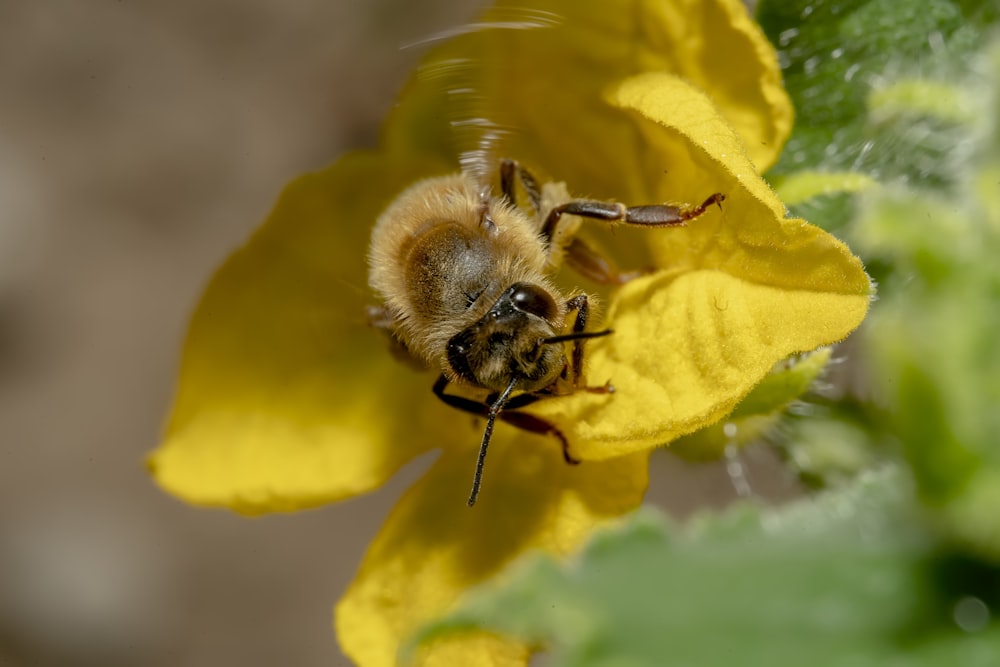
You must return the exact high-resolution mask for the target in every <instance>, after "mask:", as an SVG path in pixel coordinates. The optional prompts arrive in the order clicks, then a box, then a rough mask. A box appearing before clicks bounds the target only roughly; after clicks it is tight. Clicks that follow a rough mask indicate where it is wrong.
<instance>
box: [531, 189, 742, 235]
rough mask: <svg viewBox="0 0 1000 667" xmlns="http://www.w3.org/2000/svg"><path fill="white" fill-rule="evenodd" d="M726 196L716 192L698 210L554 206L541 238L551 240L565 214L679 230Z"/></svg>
mask: <svg viewBox="0 0 1000 667" xmlns="http://www.w3.org/2000/svg"><path fill="white" fill-rule="evenodd" d="M725 199H726V196H725V195H724V194H722V193H721V192H716V193H715V194H713V195H711V196H710V197H708V199H706V200H705V201H703V202H702V203H701V204H698V205H697V206H690V207H681V206H670V205H667V204H652V205H648V206H626V205H625V204H617V203H614V202H603V201H590V200H578V201H571V202H567V203H565V204H562V205H560V206H556V207H555V208H554V209H552V210H551V211H549V214H548V216H547V217H546V218H545V223H544V224H543V225H542V236H543V237H544V238H546V239H551V238H552V235H553V234H554V233H555V230H556V227H557V226H558V224H559V220H560V218H562V216H563V215H564V214H569V215H578V216H580V217H582V218H591V219H594V220H603V221H604V222H621V223H625V224H627V225H636V226H638V227H678V226H681V225H684V224H686V223H687V222H688V221H689V220H693V219H695V218H697V217H698V216H700V215H701V214H703V213H704V212H705V211H706V210H708V207H709V206H711V205H712V204H718V205H719V207H720V208H721V207H722V202H723V201H724V200H725Z"/></svg>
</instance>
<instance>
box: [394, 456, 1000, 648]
mask: <svg viewBox="0 0 1000 667" xmlns="http://www.w3.org/2000/svg"><path fill="white" fill-rule="evenodd" d="M908 507H909V505H908V494H907V492H906V485H905V484H904V483H903V482H902V475H899V474H893V473H891V472H885V471H884V472H882V473H879V474H870V475H868V476H866V477H865V478H864V479H863V481H862V482H861V483H859V484H857V485H854V486H852V487H850V488H848V489H845V490H843V491H841V492H838V493H835V494H833V493H831V494H827V495H824V496H820V497H819V498H818V499H816V500H811V501H804V502H801V503H798V504H794V505H791V506H789V507H786V508H784V509H782V510H779V511H767V510H761V509H758V508H751V507H746V506H744V507H739V508H736V509H734V510H732V511H730V512H727V513H726V514H724V515H721V516H717V517H708V518H705V519H703V520H701V521H696V522H695V523H694V524H693V525H691V526H689V527H687V528H686V529H681V528H678V527H677V526H675V525H673V524H670V523H668V522H667V521H666V520H664V519H663V518H662V516H661V515H659V514H658V513H656V512H653V511H652V510H646V511H644V512H641V513H639V514H638V515H637V516H636V517H634V518H633V519H632V521H631V522H629V523H628V524H626V525H625V526H623V527H621V528H619V529H618V530H614V531H610V532H607V533H605V534H601V535H598V536H597V537H595V538H594V539H593V541H592V542H591V543H590V545H589V546H588V547H587V548H586V549H585V551H584V552H583V553H582V554H581V555H580V556H579V558H578V559H577V561H576V562H575V563H571V564H569V565H567V566H561V565H557V564H556V563H554V562H553V561H551V560H549V559H544V558H539V559H534V560H530V561H527V562H522V563H521V565H520V567H518V568H516V569H515V570H514V571H512V572H510V573H509V574H508V576H507V577H506V578H504V579H502V580H501V581H500V582H498V583H497V584H494V585H493V586H492V587H489V588H485V589H481V590H479V591H478V592H475V593H474V594H473V595H471V596H469V597H468V598H467V599H466V601H465V603H464V604H463V605H461V606H460V607H459V608H458V609H457V610H456V611H454V612H453V613H452V614H451V615H450V616H448V617H446V618H444V619H442V620H440V621H438V622H436V623H434V624H431V625H430V626H428V627H426V628H424V629H423V630H422V631H421V632H420V633H418V635H417V636H416V638H415V639H414V641H413V642H412V643H411V644H410V645H409V649H408V650H409V652H410V655H412V651H414V650H415V647H416V646H417V645H418V644H420V643H425V642H432V641H433V640H434V639H436V638H438V637H442V636H444V635H447V634H449V633H453V632H462V631H465V630H468V629H470V628H485V629H489V630H491V631H494V632H498V633H501V634H505V635H514V636H517V637H520V638H522V639H525V640H528V641H531V642H534V643H536V644H542V643H544V644H548V645H550V646H551V647H552V656H551V658H552V660H551V662H550V663H549V664H552V665H554V666H556V667H559V666H562V667H570V666H571V667H597V666H602V667H604V666H611V665H614V666H625V665H627V666H629V667H641V666H645V665H649V666H654V665H655V666H658V667H659V666H662V665H699V666H711V665H727V666H728V665H733V664H739V665H798V664H803V665H804V664H808V665H821V666H822V665H851V666H852V667H853V666H857V667H866V666H869V665H870V666H872V667H874V666H876V665H879V666H881V665H890V664H891V665H955V664H961V665H963V666H966V665H983V666H984V667H985V666H986V665H995V664H998V660H1000V625H998V624H997V623H995V622H994V623H993V624H992V625H989V626H988V627H979V629H978V632H976V633H964V632H962V631H960V630H959V629H958V628H956V627H955V625H954V623H953V622H952V621H951V620H950V619H951V618H952V616H953V613H952V608H953V606H954V605H955V604H956V600H954V599H951V598H950V597H948V596H939V595H937V591H938V590H940V589H942V588H945V587H941V586H939V585H938V584H939V580H940V579H941V577H940V576H938V575H939V571H940V570H941V567H938V566H937V565H935V564H934V562H933V561H928V560H926V558H927V554H928V545H927V542H926V541H925V539H924V537H923V536H922V534H921V531H920V530H919V528H918V527H917V526H918V523H917V521H916V519H915V518H914V517H913V516H912V515H911V514H910V512H909V510H908V509H907V508H908ZM929 563H930V564H929ZM984 572H986V571H984ZM989 572H992V571H989ZM987 574H988V572H987ZM984 576H985V575H984ZM946 591H947V593H948V594H949V595H953V594H955V593H956V589H955V587H952V588H946ZM958 591H959V595H960V598H959V599H960V600H966V598H968V600H970V601H971V602H969V601H967V602H965V603H963V604H965V605H966V606H968V605H969V604H971V605H972V606H973V607H975V606H976V604H977V603H978V604H979V605H986V604H987V602H984V601H983V600H982V599H980V598H978V597H975V595H974V594H970V591H969V590H968V589H967V588H959V589H958ZM973 593H974V591H973ZM987 600H988V601H989V603H992V598H987ZM972 611H973V612H974V611H975V610H974V609H973V610H972ZM987 613H988V612H987ZM973 615H974V614H973ZM981 616H982V614H980V617H981ZM963 622H964V619H963ZM980 625H981V624H980Z"/></svg>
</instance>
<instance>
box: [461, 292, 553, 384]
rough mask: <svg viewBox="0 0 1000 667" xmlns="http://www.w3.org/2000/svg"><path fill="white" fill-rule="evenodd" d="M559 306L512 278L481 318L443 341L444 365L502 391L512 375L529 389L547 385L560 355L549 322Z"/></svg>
mask: <svg viewBox="0 0 1000 667" xmlns="http://www.w3.org/2000/svg"><path fill="white" fill-rule="evenodd" d="M559 317H560V308H559V306H558V305H557V304H556V302H555V300H554V299H553V298H552V296H551V295H550V294H549V293H548V292H547V291H546V290H545V289H544V288H543V287H541V286H540V285H535V284H532V283H525V282H521V283H515V284H514V285H511V286H510V288H508V289H507V290H506V291H505V292H504V293H503V294H502V295H501V296H500V298H499V299H497V301H496V303H494V304H493V306H492V307H491V308H490V309H489V311H487V313H486V315H484V316H483V317H482V318H481V319H479V320H478V321H476V322H474V323H473V324H472V325H470V326H468V327H466V328H465V329H463V330H462V331H460V332H459V333H458V334H456V335H455V336H453V337H452V338H451V339H450V340H449V341H448V349H447V352H448V364H449V365H450V366H451V369H452V371H454V373H455V374H456V375H457V376H458V377H460V378H461V379H463V380H465V381H466V382H469V383H472V384H474V385H478V386H480V387H485V388H487V389H491V390H494V391H502V390H503V389H504V388H505V387H507V385H509V384H510V382H511V380H512V379H513V378H515V377H516V378H520V382H519V384H520V386H521V387H523V389H524V390H526V391H534V390H536V389H541V388H544V387H547V386H548V385H550V384H552V383H553V382H554V381H555V379H556V377H558V375H559V374H560V373H561V372H562V369H563V367H564V366H565V363H566V360H565V355H564V353H563V348H562V346H561V345H558V344H552V343H550V342H547V341H548V339H550V338H552V337H553V336H555V335H556V330H555V328H554V326H553V322H555V321H557V320H558V319H559Z"/></svg>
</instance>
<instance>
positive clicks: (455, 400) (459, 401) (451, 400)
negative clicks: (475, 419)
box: [431, 375, 490, 417]
mask: <svg viewBox="0 0 1000 667" xmlns="http://www.w3.org/2000/svg"><path fill="white" fill-rule="evenodd" d="M449 382H450V380H449V379H448V378H447V377H445V376H444V375H441V376H439V377H438V379H437V380H436V381H435V382H434V387H433V389H432V390H431V391H433V392H434V395H435V396H437V397H438V398H439V399H441V401H442V402H443V403H444V404H445V405H448V406H451V407H453V408H456V409H458V410H461V411H462V412H468V413H470V414H473V415H477V416H479V417H485V416H487V415H488V414H489V411H490V407H489V406H488V405H486V404H485V403H480V402H479V401H474V400H472V399H471V398H466V397H464V396H455V395H454V394H446V393H444V390H445V388H446V387H447V386H448V384H449Z"/></svg>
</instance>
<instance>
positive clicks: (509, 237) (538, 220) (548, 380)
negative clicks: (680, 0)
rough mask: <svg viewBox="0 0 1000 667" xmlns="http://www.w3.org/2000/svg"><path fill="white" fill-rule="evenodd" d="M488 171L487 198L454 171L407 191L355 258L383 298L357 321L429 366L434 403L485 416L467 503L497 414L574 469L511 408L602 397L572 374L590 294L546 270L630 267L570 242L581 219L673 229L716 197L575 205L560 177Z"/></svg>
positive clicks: (610, 275)
mask: <svg viewBox="0 0 1000 667" xmlns="http://www.w3.org/2000/svg"><path fill="white" fill-rule="evenodd" d="M499 172H500V174H499V176H500V178H499V182H500V189H499V195H497V194H495V193H494V192H493V191H492V189H491V188H490V187H489V186H483V185H482V183H481V182H480V179H477V178H476V177H474V176H471V175H470V174H468V173H466V172H459V173H456V174H452V175H449V176H441V177H436V178H428V179H426V180H422V181H419V182H417V183H416V184H414V185H412V186H410V187H409V188H408V189H406V190H405V191H403V193H402V194H400V195H399V196H398V197H397V198H396V200H395V201H393V202H392V203H391V204H390V205H389V207H388V208H387V209H386V210H385V211H384V212H383V213H382V214H381V215H380V216H379V218H378V220H377V221H376V222H375V226H374V229H373V230H372V236H371V246H370V250H369V256H368V260H369V282H370V284H371V287H372V288H373V289H374V290H375V291H376V292H377V293H378V295H379V296H380V297H381V299H382V302H383V304H382V305H381V306H378V307H371V308H369V312H368V316H369V322H370V323H372V324H373V325H374V326H376V327H378V328H381V329H383V330H385V331H387V332H388V333H390V334H391V336H392V338H393V340H394V344H395V346H396V348H397V351H400V352H402V353H403V354H404V356H408V357H412V358H413V359H415V360H416V361H418V362H420V363H422V364H423V365H424V366H427V367H429V368H433V369H435V370H438V371H439V372H440V376H439V377H438V379H437V381H436V382H435V383H434V387H433V392H434V394H435V395H436V396H437V397H438V398H440V399H441V400H442V401H444V402H445V403H446V404H448V405H450V406H452V407H454V408H457V409H459V410H463V411H465V412H469V413H472V414H475V415H480V416H483V417H485V418H486V427H485V430H484V432H483V437H482V441H481V442H480V447H479V456H478V459H477V463H476V468H475V475H474V478H473V484H472V491H471V493H470V495H469V500H468V504H469V506H472V505H474V504H475V502H476V498H477V497H478V495H479V489H480V485H481V482H482V474H483V464H484V462H485V459H486V452H487V448H488V447H489V444H490V439H491V437H492V433H493V428H494V424H495V422H496V419H497V418H498V417H499V418H500V419H501V420H503V421H506V422H508V423H510V424H512V425H514V426H517V427H519V428H521V429H524V430H526V431H529V432H532V433H540V434H545V435H550V436H554V437H555V438H557V439H558V440H559V441H560V442H561V443H562V447H563V456H564V457H565V459H566V460H567V462H570V463H576V462H577V461H575V460H574V459H573V457H572V454H571V452H570V451H569V446H568V443H567V440H566V438H565V436H563V434H562V433H561V432H560V431H559V430H558V429H557V428H556V427H555V426H554V425H552V424H550V423H548V422H547V421H545V420H543V419H541V418H539V417H537V416H535V415H532V414H529V413H527V412H524V411H521V410H519V408H523V407H525V406H527V405H530V404H531V403H534V402H535V401H538V400H541V399H543V398H545V397H547V396H557V395H566V394H570V393H573V392H575V391H590V392H598V393H611V392H613V391H614V388H613V387H612V386H611V385H610V384H605V385H602V386H597V387H590V386H587V385H586V383H585V381H584V375H583V364H584V343H585V342H586V340H587V339H590V338H595V337H598V336H606V335H608V334H610V333H612V332H611V331H610V330H608V329H604V330H599V331H588V330H587V323H588V317H589V315H590V302H591V298H590V297H588V295H587V294H585V293H583V292H582V291H581V292H574V293H572V294H563V293H562V292H561V291H560V290H559V289H558V288H557V287H556V286H555V285H554V284H553V283H552V281H551V280H550V278H549V276H550V275H552V273H553V272H554V271H555V270H556V269H557V268H558V267H559V266H560V264H561V263H562V262H563V261H565V262H566V264H567V265H569V266H570V267H572V268H574V269H575V270H577V271H578V272H580V273H581V274H583V275H584V276H586V277H588V278H590V279H592V280H595V281H596V282H598V283H603V284H621V283H624V282H625V281H627V280H629V279H631V278H632V277H634V276H635V275H637V273H636V272H633V273H623V272H620V271H618V269H617V268H615V266H614V265H613V264H612V263H611V262H610V261H609V260H607V259H606V258H605V257H604V256H603V255H602V254H601V253H599V252H597V251H596V250H594V249H593V248H592V247H591V246H589V245H587V244H585V243H584V242H583V241H582V240H581V239H578V238H576V236H575V234H576V231H577V229H578V228H579V226H580V224H581V221H582V220H581V219H582V218H590V219H594V220H601V221H605V222H609V223H624V224H628V225H637V226H641V227H675V226H679V225H684V224H685V223H687V222H688V221H690V220H693V219H694V218H697V217H698V216H700V215H702V214H703V213H704V212H705V210H706V209H707V208H708V207H709V206H711V205H712V204H720V205H721V202H722V201H723V200H724V199H725V197H724V195H722V194H721V193H715V194H712V195H711V196H709V197H708V198H707V199H705V200H704V201H703V202H702V203H701V204H699V205H697V206H691V207H678V206H670V205H665V204H655V205H649V206H632V207H629V206H625V205H623V204H619V203H611V202H603V201H591V200H574V199H572V198H570V197H569V195H568V193H567V191H566V187H565V185H564V184H562V183H546V184H545V185H544V186H542V187H539V185H538V182H537V181H536V180H535V178H534V177H533V176H532V175H531V174H530V173H529V172H528V171H527V170H525V169H524V168H522V167H521V166H520V165H519V164H518V163H517V162H514V161H513V160H502V161H501V162H500V168H499ZM518 185H519V186H520V189H521V191H522V192H523V194H524V198H526V200H527V201H526V202H525V204H526V205H524V206H520V205H519V204H518V196H517V195H518V192H517V190H518ZM570 321H571V323H570ZM567 329H568V331H567ZM568 345H571V347H572V350H571V351H570V352H569V354H567V346H568ZM451 383H456V384H458V385H460V386H461V385H464V386H466V387H471V388H475V389H478V390H485V392H486V393H487V394H488V395H487V396H486V399H485V401H478V400H475V399H472V398H468V397H466V396H460V395H455V394H451V393H446V392H445V390H446V389H447V387H448V385H449V384H451Z"/></svg>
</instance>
